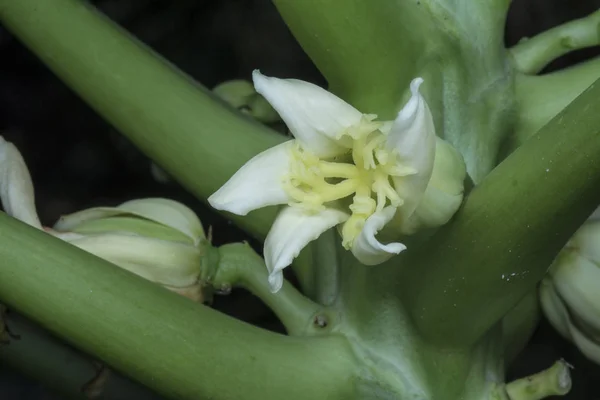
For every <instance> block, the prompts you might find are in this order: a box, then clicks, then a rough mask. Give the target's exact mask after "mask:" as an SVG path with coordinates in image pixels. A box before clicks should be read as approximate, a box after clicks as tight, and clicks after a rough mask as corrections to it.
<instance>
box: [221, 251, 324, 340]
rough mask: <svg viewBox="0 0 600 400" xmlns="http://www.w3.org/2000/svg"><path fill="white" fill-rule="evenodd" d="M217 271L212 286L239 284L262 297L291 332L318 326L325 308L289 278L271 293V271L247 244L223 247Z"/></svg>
mask: <svg viewBox="0 0 600 400" xmlns="http://www.w3.org/2000/svg"><path fill="white" fill-rule="evenodd" d="M219 255H220V257H219V263H218V267H217V272H216V274H215V276H214V278H213V279H212V281H211V283H212V285H213V286H214V287H215V288H217V289H221V290H223V289H225V290H227V289H229V288H231V287H235V286H239V287H243V288H245V289H248V290H249V291H250V292H252V293H253V294H254V295H256V296H258V297H259V298H260V299H261V300H262V301H264V302H265V304H266V305H267V306H269V308H270V309H271V310H272V311H273V312H274V313H275V315H277V317H278V318H279V320H280V321H281V323H283V325H284V326H285V328H286V330H287V332H288V333H289V334H290V335H301V334H306V333H310V332H312V331H314V330H315V329H318V325H315V323H314V318H315V317H316V316H317V313H318V312H319V311H320V310H321V309H322V307H321V306H319V305H318V304H316V303H314V302H312V301H311V300H309V299H308V298H306V297H305V296H303V295H302V293H300V292H299V291H298V290H297V289H296V288H295V287H294V286H292V285H291V284H290V283H289V282H288V281H284V283H283V287H282V288H281V290H280V291H279V292H277V293H271V290H270V288H269V283H268V280H267V277H268V272H267V267H266V266H265V262H264V261H263V259H262V258H261V257H260V256H259V255H258V254H256V253H255V252H254V250H252V248H251V247H250V246H248V245H247V244H243V243H232V244H228V245H224V246H221V247H220V248H219Z"/></svg>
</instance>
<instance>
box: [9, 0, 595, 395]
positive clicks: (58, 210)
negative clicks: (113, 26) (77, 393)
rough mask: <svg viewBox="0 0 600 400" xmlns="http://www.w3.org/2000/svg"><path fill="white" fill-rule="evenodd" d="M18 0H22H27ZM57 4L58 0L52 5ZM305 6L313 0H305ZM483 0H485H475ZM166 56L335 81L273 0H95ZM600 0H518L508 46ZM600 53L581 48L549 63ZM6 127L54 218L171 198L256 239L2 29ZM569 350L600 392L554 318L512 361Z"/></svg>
mask: <svg viewBox="0 0 600 400" xmlns="http://www.w3.org/2000/svg"><path fill="white" fill-rule="evenodd" d="M15 1H18V0H15ZM49 1H50V0H49ZM298 1H301V0H298ZM474 1H475V0H474ZM92 3H94V4H96V5H97V6H98V7H99V8H100V9H102V10H103V11H104V12H105V13H106V14H108V15H109V16H110V17H111V18H113V19H115V20H116V21H118V22H119V23H121V24H122V25H123V26H124V27H126V28H127V29H129V30H130V31H131V32H133V33H134V34H135V35H136V36H138V37H139V38H140V39H142V40H143V41H144V42H146V43H148V44H149V45H151V46H152V47H153V48H155V49H156V50H157V51H158V52H160V53H161V54H162V55H163V56H165V57H166V58H168V59H170V60H171V61H172V62H174V63H175V64H176V65H178V66H179V67H180V68H181V69H182V70H184V71H185V72H187V73H188V74H190V75H191V76H193V77H194V78H195V79H196V80H198V81H199V82H201V83H202V84H204V85H205V86H207V87H209V88H212V87H213V86H215V85H216V84H218V83H220V82H222V81H225V80H230V79H235V78H245V79H249V78H250V73H251V71H252V70H253V69H255V68H258V67H260V69H261V70H262V71H263V72H264V73H266V74H268V75H274V76H278V77H294V78H299V79H305V80H310V81H313V82H317V83H320V84H324V80H323V78H322V77H321V76H320V75H319V72H318V71H317V70H316V69H315V67H314V66H313V65H312V64H311V62H310V60H309V59H308V58H307V57H306V55H305V54H304V53H303V52H302V50H301V48H300V47H299V46H298V44H297V43H296V42H295V40H294V38H293V36H292V35H291V34H290V33H289V31H288V30H287V27H286V26H285V24H284V23H283V21H282V20H281V19H280V18H279V15H278V14H277V11H276V10H275V8H274V7H273V5H272V4H271V2H270V0H220V1H219V0H178V1H172V0H98V1H92ZM599 7H600V0H578V1H571V2H569V1H564V0H514V2H513V6H512V9H511V12H510V15H509V20H508V25H507V34H506V40H507V44H509V45H511V44H514V43H516V42H517V41H518V40H519V39H520V38H522V37H524V36H532V35H534V34H536V33H537V32H540V31H542V30H545V29H548V28H550V27H552V26H555V25H557V24H559V23H562V22H565V21H568V20H571V19H574V18H578V17H581V16H584V15H586V14H587V13H590V12H592V11H594V10H596V9H598V8H599ZM594 54H598V51H597V49H595V50H587V51H579V52H575V53H572V54H570V55H568V56H565V57H563V58H561V59H559V60H557V61H556V62H554V63H553V64H552V65H551V66H549V68H548V69H547V70H552V69H556V68H561V67H564V66H566V65H571V64H573V63H575V62H577V61H580V60H582V59H585V58H587V57H590V56H592V55H594ZM0 60H1V62H0V132H1V134H2V135H4V137H5V138H6V139H7V140H9V141H12V142H14V143H15V144H16V145H17V147H18V148H19V149H20V150H21V152H22V153H23V156H24V158H25V160H26V162H27V164H28V166H29V168H30V170H31V174H32V177H33V180H34V184H35V189H36V202H37V206H38V211H39V213H40V217H41V219H42V222H43V223H44V224H47V225H51V224H53V222H54V221H56V220H57V219H58V217H59V216H60V215H62V214H66V213H70V212H73V211H76V210H80V209H82V208H86V207H90V206H95V205H116V204H118V203H120V202H123V201H125V200H129V199H132V198H139V197H148V196H165V197H171V198H174V199H176V200H180V201H182V202H184V203H186V204H188V205H190V206H191V207H193V208H194V209H195V210H196V211H197V212H198V213H199V215H200V217H201V219H202V221H203V223H204V225H205V226H206V227H208V226H212V227H213V232H214V242H215V244H217V245H218V244H221V243H225V242H231V241H238V240H243V239H245V236H244V234H243V233H242V232H240V231H238V230H236V229H235V227H233V226H231V225H230V224H229V223H228V222H227V221H225V220H224V219H223V218H221V217H219V216H216V215H214V214H212V213H211V212H210V211H208V210H207V209H206V208H204V207H203V206H202V205H200V204H198V202H197V201H196V200H195V199H194V198H193V197H192V196H190V195H189V194H187V193H186V192H185V191H183V190H182V189H181V188H179V187H177V186H176V185H175V184H167V185H163V184H159V183H157V182H156V181H155V180H154V179H153V178H152V176H151V175H150V162H149V161H148V159H146V158H145V156H143V155H142V154H140V153H139V152H138V151H137V150H136V149H135V148H134V147H133V146H132V145H131V144H130V143H129V142H128V141H127V140H126V139H124V138H122V137H121V136H119V134H118V133H117V132H116V131H115V130H114V129H113V128H112V127H110V126H109V125H107V124H106V123H105V122H103V121H102V119H101V118H100V117H98V116H97V115H96V114H95V113H94V112H93V111H92V110H90V109H89V108H88V107H87V106H86V105H85V104H84V103H83V102H82V101H81V100H79V99H78V98H77V97H76V96H75V95H74V94H73V93H72V92H71V91H70V90H69V89H68V88H66V87H65V86H64V85H63V84H62V83H61V82H60V81H59V80H58V79H56V78H55V77H54V76H53V75H52V73H50V72H49V71H48V70H47V69H46V68H45V67H44V66H43V65H42V64H41V63H40V62H38V61H37V59H36V58H35V56H33V55H32V54H31V53H29V52H28V51H27V50H26V49H25V48H24V47H23V46H21V45H20V44H19V43H18V41H17V40H15V39H14V38H12V37H11V36H10V35H9V34H8V33H7V32H6V30H3V28H2V27H1V26H0ZM214 306H215V307H216V308H218V309H220V310H222V311H223V312H226V313H228V314H231V315H234V316H236V317H237V318H240V319H243V320H246V321H249V322H251V323H254V324H258V325H261V326H264V327H267V328H270V329H279V326H278V323H277V321H276V320H275V319H274V317H273V316H272V314H271V313H270V312H269V311H268V310H267V309H266V308H265V307H264V306H263V305H262V304H261V303H260V302H259V301H258V300H257V299H255V298H253V297H252V296H251V295H249V294H248V293H245V292H243V291H236V292H235V293H233V294H232V295H230V296H228V297H219V298H217V299H216V302H215V304H214ZM560 357H564V358H565V359H566V360H567V361H569V362H570V363H571V364H573V365H574V366H575V369H574V371H573V376H574V388H573V390H572V392H571V393H570V394H569V395H568V396H567V397H566V399H572V400H575V399H579V400H596V399H600V388H599V387H598V385H597V381H598V378H600V368H598V367H597V366H594V365H593V364H592V363H590V362H588V361H587V360H585V358H583V356H582V355H581V354H580V353H579V352H578V351H577V350H576V349H575V348H574V347H572V346H571V345H570V344H568V343H567V342H565V341H564V340H562V339H561V338H560V337H559V336H558V335H557V334H556V333H555V332H554V331H553V330H552V328H551V327H550V326H549V325H548V324H547V323H545V322H543V323H542V324H541V325H540V327H539V328H538V330H537V332H536V334H535V336H534V338H533V339H532V341H531V343H530V345H529V346H528V348H527V349H526V350H525V351H524V352H523V354H522V355H521V356H520V357H519V359H518V360H517V361H516V362H515V363H514V365H513V366H512V367H511V370H510V375H511V376H513V377H520V376H524V375H527V374H531V373H534V372H537V371H539V370H541V369H543V368H546V367H548V366H549V365H551V364H552V362H554V361H555V360H556V359H557V358H560ZM25 399H28V400H29V399H40V400H41V399H45V400H50V399H52V400H57V399H58V397H55V396H53V395H52V394H50V393H49V392H48V391H47V390H45V389H44V388H43V387H41V386H40V385H39V384H37V383H35V382H32V381H30V380H29V379H28V378H26V377H23V376H21V375H19V374H18V372H16V371H11V370H10V369H9V368H7V367H4V368H3V367H2V365H1V362H0V400H25Z"/></svg>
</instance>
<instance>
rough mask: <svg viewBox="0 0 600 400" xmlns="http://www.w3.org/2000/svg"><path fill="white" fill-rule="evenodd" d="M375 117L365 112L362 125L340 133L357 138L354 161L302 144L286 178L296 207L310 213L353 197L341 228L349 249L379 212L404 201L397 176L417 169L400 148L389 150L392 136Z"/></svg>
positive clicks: (354, 139)
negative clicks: (404, 162)
mask: <svg viewBox="0 0 600 400" xmlns="http://www.w3.org/2000/svg"><path fill="white" fill-rule="evenodd" d="M374 118H375V116H372V115H368V116H364V117H363V120H362V121H361V123H360V124H358V125H356V126H353V127H350V128H348V129H346V130H345V131H343V132H341V133H340V134H339V135H338V138H339V139H341V138H342V137H344V136H347V137H349V138H350V139H351V142H352V149H351V150H349V153H350V155H351V156H352V163H344V162H336V161H331V160H322V159H319V158H318V157H317V156H315V155H314V154H312V153H310V152H308V151H306V150H305V149H303V148H302V147H301V146H300V144H299V143H297V144H296V146H294V147H293V149H292V157H291V160H292V162H291V165H290V173H289V175H288V176H286V178H285V180H284V182H283V184H284V187H285V190H286V192H287V193H288V195H289V196H290V197H291V198H292V199H293V201H292V202H291V204H290V205H291V206H295V207H302V208H303V209H305V210H306V211H307V212H319V211H321V210H323V209H324V208H325V205H326V203H330V202H333V201H336V200H341V199H346V198H350V197H351V196H352V202H351V204H350V206H349V207H348V208H349V211H350V213H351V216H350V218H349V219H348V220H347V221H346V222H345V223H344V226H343V227H342V230H341V233H342V244H343V246H344V247H345V248H347V249H349V248H350V247H352V244H353V243H354V240H355V239H356V237H357V236H358V234H359V233H360V231H361V230H362V228H363V226H364V224H365V221H366V220H367V218H369V217H370V216H371V215H373V213H374V212H375V211H381V210H382V209H383V208H384V207H385V206H387V205H392V206H394V207H399V206H401V205H402V203H403V200H402V199H401V198H400V197H399V196H398V194H397V192H396V190H395V189H394V186H393V183H392V177H395V176H406V175H412V174H415V173H416V172H417V171H415V170H414V169H413V168H410V167H408V166H406V165H402V164H401V162H400V160H399V159H398V157H397V154H396V152H394V151H390V150H389V149H388V148H386V146H385V144H386V136H385V134H384V133H383V132H381V130H380V128H381V126H382V124H381V123H380V122H376V121H373V119H374Z"/></svg>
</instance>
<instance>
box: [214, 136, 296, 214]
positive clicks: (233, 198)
mask: <svg viewBox="0 0 600 400" xmlns="http://www.w3.org/2000/svg"><path fill="white" fill-rule="evenodd" d="M293 145H294V141H293V140H289V141H287V142H284V143H281V144H279V145H277V146H275V147H271V148H270V149H268V150H265V151H263V152H262V153H260V154H258V155H256V156H255V157H253V158H252V159H251V160H250V161H248V162H247V163H246V164H244V165H243V166H242V168H240V169H239V170H238V171H237V172H236V173H235V174H234V175H233V176H232V177H231V178H230V179H229V180H228V181H227V182H226V183H225V184H224V185H223V186H221V188H220V189H219V190H217V191H216V192H215V193H213V195H212V196H210V197H209V198H208V202H209V203H210V205H211V206H212V207H214V208H216V209H217V210H224V211H229V212H231V213H233V214H237V215H246V214H248V213H249V212H250V211H252V210H256V209H258V208H262V207H266V206H273V205H277V204H286V203H288V202H289V201H290V199H289V197H288V195H287V194H286V192H285V190H284V189H283V186H282V182H283V177H284V176H285V175H286V174H288V172H289V165H290V154H291V149H292V146H293Z"/></svg>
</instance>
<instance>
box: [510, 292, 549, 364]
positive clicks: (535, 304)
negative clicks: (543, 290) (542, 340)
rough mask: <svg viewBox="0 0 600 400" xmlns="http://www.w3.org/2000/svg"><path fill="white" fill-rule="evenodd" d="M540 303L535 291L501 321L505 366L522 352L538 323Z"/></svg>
mask: <svg viewBox="0 0 600 400" xmlns="http://www.w3.org/2000/svg"><path fill="white" fill-rule="evenodd" d="M540 317H541V313H540V303H539V300H538V292H537V290H533V291H532V292H531V293H529V294H528V295H527V296H525V297H524V298H523V299H522V300H521V301H520V302H519V304H517V305H516V307H514V308H513V309H512V310H510V311H509V312H508V314H506V316H505V317H504V318H503V319H502V341H503V343H504V351H503V353H504V354H503V355H504V363H505V364H506V366H507V367H508V366H510V364H511V363H512V362H513V361H514V359H515V358H516V357H517V356H518V355H519V353H521V351H523V349H524V348H525V346H526V345H527V343H528V342H529V339H531V336H532V335H533V332H534V331H535V329H536V328H537V326H538V324H539V322H540Z"/></svg>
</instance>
